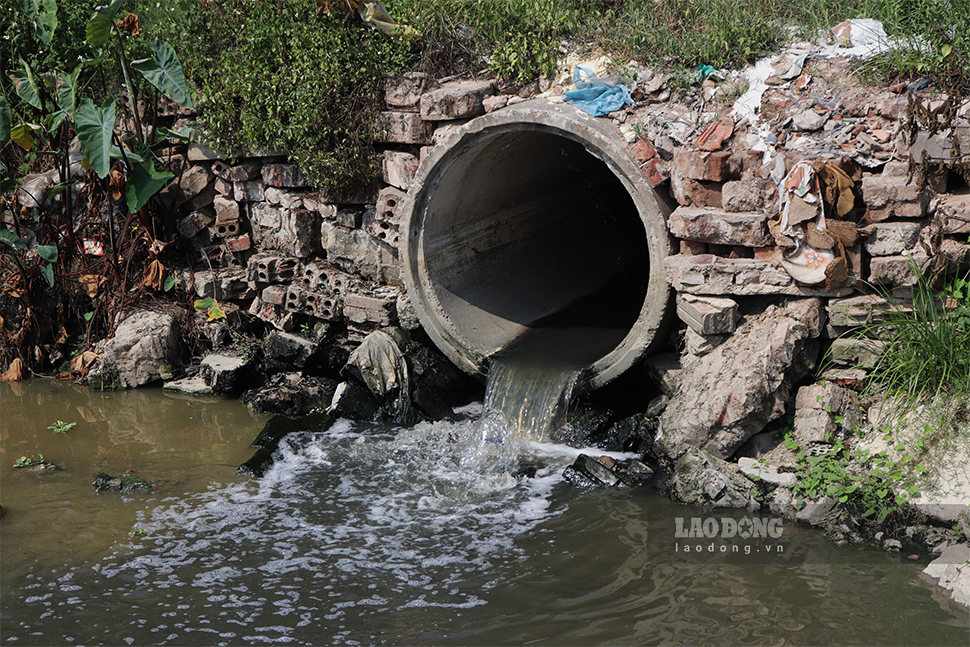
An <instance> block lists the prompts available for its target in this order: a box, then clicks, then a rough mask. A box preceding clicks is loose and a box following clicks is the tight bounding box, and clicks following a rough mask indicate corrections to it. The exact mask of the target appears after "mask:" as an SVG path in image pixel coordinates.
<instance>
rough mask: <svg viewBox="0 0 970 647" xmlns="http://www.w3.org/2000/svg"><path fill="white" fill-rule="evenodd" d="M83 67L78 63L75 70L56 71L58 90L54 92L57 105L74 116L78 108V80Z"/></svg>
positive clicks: (65, 112)
mask: <svg viewBox="0 0 970 647" xmlns="http://www.w3.org/2000/svg"><path fill="white" fill-rule="evenodd" d="M81 67H82V66H81V65H78V66H77V67H76V68H74V71H73V72H61V71H60V70H58V71H57V72H56V79H57V90H56V91H55V92H54V100H55V101H56V102H57V107H58V108H60V109H61V110H63V111H64V114H66V115H67V116H69V117H73V116H74V111H75V110H76V109H77V81H78V78H79V77H80V76H81Z"/></svg>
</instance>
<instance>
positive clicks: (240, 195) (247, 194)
mask: <svg viewBox="0 0 970 647" xmlns="http://www.w3.org/2000/svg"><path fill="white" fill-rule="evenodd" d="M265 190H266V187H265V186H264V185H263V181H262V180H249V181H248V182H233V183H232V197H233V199H234V200H235V201H236V202H262V201H263V200H265V199H266V194H265Z"/></svg>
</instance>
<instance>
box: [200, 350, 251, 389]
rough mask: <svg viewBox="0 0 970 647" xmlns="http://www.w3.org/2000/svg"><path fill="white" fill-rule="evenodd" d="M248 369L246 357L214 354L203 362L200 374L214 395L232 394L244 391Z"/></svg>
mask: <svg viewBox="0 0 970 647" xmlns="http://www.w3.org/2000/svg"><path fill="white" fill-rule="evenodd" d="M248 368H249V361H247V360H246V358H245V357H233V356H231V355H224V354H221V353H212V354H210V355H207V356H206V358H205V359H203V360H202V366H201V371H200V373H201V375H202V377H203V379H204V380H205V382H206V384H207V385H208V386H210V387H211V388H212V392H213V393H231V392H233V391H236V390H242V389H241V387H242V386H244V381H245V379H246V378H247V375H246V373H247V370H248Z"/></svg>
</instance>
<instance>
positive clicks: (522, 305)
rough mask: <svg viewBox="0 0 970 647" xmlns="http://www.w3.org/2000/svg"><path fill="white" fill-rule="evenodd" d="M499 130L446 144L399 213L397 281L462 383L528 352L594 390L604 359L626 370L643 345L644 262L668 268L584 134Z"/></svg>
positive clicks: (611, 169)
mask: <svg viewBox="0 0 970 647" xmlns="http://www.w3.org/2000/svg"><path fill="white" fill-rule="evenodd" d="M488 119H489V117H485V118H483V120H488ZM506 120H511V123H501V121H500V123H498V124H496V125H494V126H492V127H487V125H486V127H483V128H481V129H478V130H474V129H471V130H469V132H467V133H465V134H464V135H463V136H459V137H457V138H454V137H453V139H452V140H450V141H451V144H450V146H449V145H448V143H446V145H445V146H446V150H445V151H444V152H443V153H440V154H439V155H438V157H437V159H434V160H430V162H431V164H430V165H429V166H428V167H427V168H424V167H423V168H422V171H419V175H421V174H422V173H423V176H422V178H421V181H422V185H421V186H420V188H418V189H417V190H415V191H413V193H414V195H413V196H412V195H410V194H409V196H408V201H410V204H409V203H408V202H406V203H405V205H404V206H406V207H410V213H409V214H408V212H407V210H406V211H405V214H406V215H405V218H406V222H405V231H406V235H407V241H406V245H405V248H406V251H405V279H406V283H407V284H408V288H409V292H410V293H412V301H413V302H414V304H415V307H416V309H417V311H418V314H419V316H420V317H421V319H422V323H423V324H424V325H425V328H426V329H429V332H430V333H431V334H432V337H433V338H435V340H436V342H438V345H439V346H442V349H443V350H444V351H445V352H446V353H447V354H449V355H450V356H452V359H455V354H457V355H459V356H460V359H461V360H464V361H463V362H459V364H460V365H462V364H463V368H466V370H468V369H472V370H481V367H482V366H483V364H484V363H485V362H486V360H487V358H488V357H491V356H493V355H495V354H496V353H500V352H502V351H506V350H508V349H509V348H510V347H514V346H519V347H521V346H522V344H521V343H520V342H521V341H522V340H523V339H528V340H529V343H528V347H529V352H530V353H532V354H533V359H535V360H540V359H541V360H542V361H543V362H545V363H553V364H557V365H562V366H570V367H574V368H581V367H586V366H591V367H592V369H593V373H594V378H595V377H596V375H597V374H603V373H604V372H606V371H605V368H604V366H599V367H598V366H597V363H599V364H601V365H602V364H603V363H604V359H605V358H609V359H608V360H606V364H607V365H608V364H611V363H615V360H616V357H611V355H612V356H617V355H622V356H624V358H623V361H622V362H621V363H623V364H627V365H628V364H629V363H632V361H633V360H629V358H626V357H625V356H626V355H628V354H630V353H631V352H632V353H633V354H634V355H636V356H637V357H639V354H640V353H641V352H642V350H643V349H644V348H645V346H646V344H647V343H648V342H649V341H650V340H649V339H646V340H645V339H643V338H642V337H643V332H644V331H643V328H644V326H643V320H644V315H645V310H649V308H648V307H647V305H646V304H647V302H648V301H649V299H648V295H649V293H650V292H651V289H654V290H656V274H657V272H656V267H655V265H656V263H654V266H652V265H651V261H652V260H653V256H654V255H657V256H659V257H660V260H661V261H662V256H663V254H662V253H661V254H655V252H652V251H651V248H652V247H653V248H655V249H659V248H657V245H656V242H655V241H654V244H651V237H650V235H649V232H648V229H649V228H648V227H647V226H646V224H645V217H644V211H645V207H644V204H645V200H644V198H643V196H638V195H637V192H636V190H635V189H634V190H632V191H631V189H632V188H633V187H631V184H632V183H631V182H630V180H629V178H628V177H627V176H626V174H624V173H623V172H622V171H621V170H619V168H618V166H617V165H616V164H615V163H607V160H610V157H609V155H607V154H606V153H604V152H603V151H602V150H599V149H598V148H597V147H596V146H595V142H591V141H590V140H589V138H587V137H585V136H584V135H583V133H579V134H577V133H575V132H571V130H570V129H567V128H562V127H558V126H556V125H550V124H546V123H541V122H536V121H515V120H514V119H510V118H509V117H506ZM473 123H474V122H473ZM583 127H584V128H589V126H588V125H586V124H583ZM459 132H461V131H459ZM590 134H595V133H593V132H591V133H590ZM622 150H623V152H624V154H626V152H625V149H622ZM611 161H612V160H611ZM633 169H634V170H636V167H635V166H634V167H633ZM638 175H639V174H638ZM647 191H649V192H650V193H651V195H650V196H649V198H651V199H652V202H651V201H647V202H649V203H650V205H652V208H653V209H654V211H656V213H657V214H659V208H658V207H657V206H656V201H655V199H653V196H652V191H651V190H650V189H649V187H647ZM638 198H639V199H638ZM647 210H649V209H647ZM659 218H660V220H659V222H660V225H661V227H663V220H662V216H660V217H659ZM654 238H656V236H654ZM664 240H665V238H664ZM661 283H662V284H663V286H664V290H663V292H664V294H663V298H664V299H666V289H665V283H663V280H662V277H661ZM651 286H653V288H652V287H651ZM664 303H665V302H664ZM663 309H664V306H661V308H660V310H661V314H662V310H663ZM655 314H656V313H653V314H651V315H650V317H653V316H654V315H655ZM654 318H655V317H654ZM652 330H653V328H651V329H650V332H652ZM449 350H450V351H451V352H449ZM627 367H628V366H626V365H625V366H622V367H621V368H620V369H618V370H623V369H625V368H627ZM613 372H614V373H615V372H616V371H613ZM608 377H609V378H610V379H611V378H612V377H615V375H612V374H610V375H609V376H608Z"/></svg>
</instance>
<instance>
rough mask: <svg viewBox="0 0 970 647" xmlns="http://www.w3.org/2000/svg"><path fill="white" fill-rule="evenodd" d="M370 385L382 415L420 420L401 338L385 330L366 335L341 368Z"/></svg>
mask: <svg viewBox="0 0 970 647" xmlns="http://www.w3.org/2000/svg"><path fill="white" fill-rule="evenodd" d="M341 373H342V374H343V375H345V376H346V377H348V378H353V379H354V380H356V381H357V382H359V383H361V384H363V385H364V386H366V387H367V390H368V391H370V392H371V395H373V396H374V398H375V399H376V400H377V401H378V402H379V404H380V411H379V413H380V415H381V416H382V417H384V418H386V419H388V420H391V421H394V422H396V423H397V424H401V425H407V424H411V423H413V422H415V421H416V420H417V415H416V414H415V412H414V409H413V407H412V406H411V378H410V374H409V371H408V365H407V362H406V361H405V358H404V353H402V352H401V349H400V347H399V346H398V343H397V341H396V340H395V339H394V338H393V337H391V336H390V335H389V334H387V333H386V332H384V331H382V330H378V331H375V332H372V333H370V334H369V335H367V336H366V337H365V338H364V341H363V342H361V344H360V346H358V347H357V348H356V349H355V350H354V351H353V352H352V353H351V354H350V359H348V360H347V365H346V366H344V368H343V370H342V371H341Z"/></svg>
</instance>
